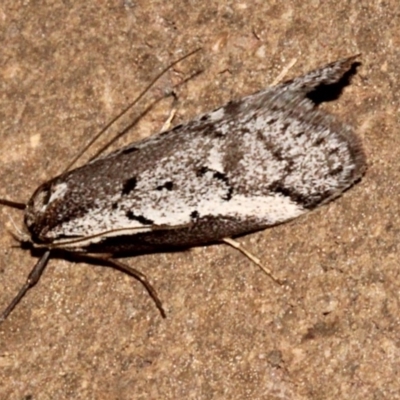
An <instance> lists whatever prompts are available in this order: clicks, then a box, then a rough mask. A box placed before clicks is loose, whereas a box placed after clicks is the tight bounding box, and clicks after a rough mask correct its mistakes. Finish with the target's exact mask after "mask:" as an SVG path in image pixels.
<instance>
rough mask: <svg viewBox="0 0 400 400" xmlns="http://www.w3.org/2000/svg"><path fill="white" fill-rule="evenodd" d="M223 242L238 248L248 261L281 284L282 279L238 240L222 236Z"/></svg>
mask: <svg viewBox="0 0 400 400" xmlns="http://www.w3.org/2000/svg"><path fill="white" fill-rule="evenodd" d="M222 241H223V242H225V243H226V244H229V246H231V247H233V248H234V249H236V250H239V251H240V252H241V253H242V254H243V255H245V256H246V257H247V258H248V259H249V260H250V261H252V262H253V263H254V264H256V265H257V266H258V267H259V268H260V269H261V270H262V271H264V272H265V273H266V274H267V275H268V276H269V277H270V278H271V279H272V280H273V281H274V282H276V283H278V284H280V285H282V283H283V282H282V281H281V280H280V279H278V278H276V277H275V276H274V274H273V272H272V271H271V270H270V269H269V268H267V267H265V266H264V265H263V264H262V263H261V261H260V259H259V258H257V257H256V256H255V255H254V254H252V253H250V252H249V251H248V250H247V249H246V248H245V247H244V246H243V245H241V244H240V243H239V242H237V241H236V240H233V239H231V238H224V239H222Z"/></svg>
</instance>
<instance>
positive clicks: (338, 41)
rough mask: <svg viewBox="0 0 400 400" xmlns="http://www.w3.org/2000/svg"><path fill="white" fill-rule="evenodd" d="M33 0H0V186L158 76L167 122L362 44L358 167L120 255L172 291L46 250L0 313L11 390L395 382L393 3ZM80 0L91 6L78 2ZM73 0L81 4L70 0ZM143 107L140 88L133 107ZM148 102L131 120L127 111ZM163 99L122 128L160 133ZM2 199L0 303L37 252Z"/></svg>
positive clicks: (379, 395)
mask: <svg viewBox="0 0 400 400" xmlns="http://www.w3.org/2000/svg"><path fill="white" fill-rule="evenodd" d="M40 3H45V2H34V1H29V0H28V1H18V2H16V1H11V0H3V1H2V2H1V4H0V74H1V75H0V124H1V126H0V135H1V136H0V138H1V149H0V162H1V171H0V182H1V190H0V196H7V197H10V198H13V199H15V200H17V201H26V200H28V198H29V197H30V195H31V194H32V192H33V190H34V189H35V188H36V187H37V186H38V184H39V183H41V182H43V181H45V180H47V179H49V178H50V177H52V176H54V175H55V174H57V173H59V172H60V171H61V170H62V169H63V167H65V166H66V164H67V162H68V161H69V160H71V158H72V157H73V155H75V154H76V152H77V151H78V149H80V148H81V147H82V145H83V144H84V143H85V142H86V141H87V140H88V138H90V137H92V135H93V134H94V133H95V132H97V131H98V130H99V129H100V128H101V127H102V126H104V124H105V123H106V122H107V121H109V120H110V118H111V117H112V116H114V115H115V114H116V113H118V112H119V111H120V110H121V109H122V108H123V107H124V106H125V105H126V104H127V103H128V102H129V101H130V100H131V99H132V98H133V97H134V96H135V94H137V93H138V92H139V91H140V90H141V89H142V88H143V87H144V86H145V85H146V84H147V83H148V82H149V81H150V79H151V78H152V77H153V76H154V75H155V74H156V73H157V72H159V71H160V69H161V67H164V66H166V65H168V64H169V63H170V62H172V61H173V60H175V59H176V58H177V57H179V56H181V55H182V54H184V53H187V52H189V51H190V50H193V49H194V48H196V47H198V46H203V47H204V51H203V52H202V53H201V54H199V55H197V56H195V57H193V58H192V59H190V60H187V61H185V62H183V63H181V64H180V65H179V66H177V67H176V68H175V69H174V71H172V72H171V73H169V74H167V75H166V76H164V78H163V79H162V80H161V81H160V82H159V84H158V85H157V87H156V88H154V89H153V90H152V92H151V93H150V94H149V96H148V99H151V98H152V96H156V95H157V94H159V93H161V92H162V91H163V90H168V89H170V88H171V87H172V86H173V85H174V84H176V83H178V82H179V81H180V80H182V79H184V78H185V77H187V76H188V75H190V74H191V73H193V72H194V71H196V70H197V69H198V68H203V69H204V73H203V74H202V75H201V76H199V77H197V78H196V79H193V80H191V81H190V82H188V83H187V84H186V85H184V86H183V87H181V88H180V89H179V90H178V96H179V105H178V115H177V118H176V120H175V122H176V123H178V122H181V121H184V120H187V119H189V118H191V117H193V116H195V115H196V114H199V113H201V112H204V111H208V110H210V109H212V108H214V107H216V106H218V105H222V104H223V103H224V102H226V101H228V100H230V99H232V98H237V97H240V96H243V95H245V94H249V93H251V92H253V91H256V90H258V89H261V88H263V87H265V86H267V85H268V83H270V82H271V81H272V80H273V79H274V78H275V77H276V76H277V75H278V74H279V72H280V71H281V70H282V69H283V68H284V67H285V66H286V65H287V64H288V62H289V61H290V60H291V59H292V58H293V57H297V58H298V62H297V64H296V65H295V66H294V67H293V68H292V70H291V71H290V72H289V74H288V77H293V76H295V75H298V74H300V73H302V72H306V71H308V70H310V69H312V68H315V67H317V66H319V65H321V64H324V63H326V62H329V61H333V60H335V59H337V58H340V57H344V56H348V55H353V54H356V53H359V52H361V53H362V57H361V61H362V66H361V68H359V70H358V71H359V73H358V75H357V76H355V77H354V78H353V82H352V85H351V86H349V87H347V88H346V90H345V92H344V94H343V96H342V97H341V98H340V100H339V101H336V102H334V103H331V104H328V105H324V107H325V108H327V109H329V110H330V111H332V112H334V113H335V114H337V115H338V116H340V118H342V119H343V120H345V121H348V122H349V123H351V124H352V125H353V126H354V127H355V129H356V130H357V132H358V133H359V135H360V136H361V137H362V141H363V143H364V145H365V150H366V153H367V156H368V163H369V169H368V172H367V175H366V176H365V178H364V179H363V181H362V182H361V183H360V184H359V185H357V186H356V187H354V188H353V189H352V190H350V191H349V192H347V193H346V194H345V195H344V196H343V197H342V198H341V199H339V200H338V201H336V202H334V203H332V204H330V205H329V206H326V207H323V208H321V209H320V210H318V211H317V212H315V213H313V214H311V215H308V216H306V217H303V218H300V219H298V220H296V221H294V222H292V223H289V224H286V225H283V226H279V227H276V228H273V229H270V230H267V231H265V232H261V233H258V234H253V235H249V236H247V237H245V238H243V239H241V241H242V242H243V243H245V244H246V245H247V246H248V247H249V248H250V249H252V251H253V252H254V253H255V254H257V255H259V256H260V257H261V258H262V260H263V262H264V263H265V264H266V265H268V266H269V267H270V268H272V269H273V270H274V271H276V272H277V274H278V275H279V276H281V277H284V278H286V279H288V281H289V284H288V285H287V286H284V287H279V286H277V285H274V284H272V283H271V281H270V280H269V279H268V278H266V277H265V276H264V275H263V274H262V273H261V272H260V271H259V270H258V269H257V268H256V267H255V266H254V265H252V264H251V263H250V262H249V261H247V260H246V259H244V258H243V256H242V255H241V254H238V253H237V252H235V251H234V250H233V249H231V248H229V247H227V246H223V245H220V246H212V247H208V248H198V249H194V250H192V251H188V252H183V253H176V254H158V255H148V256H142V257H136V258H131V259H129V260H128V262H129V263H130V264H131V265H132V266H135V267H136V268H138V269H140V270H142V271H144V272H146V273H147V274H148V276H149V277H150V278H151V281H152V282H153V284H154V285H155V286H156V288H157V290H158V292H159V295H160V296H161V298H162V299H163V301H164V306H165V308H166V310H167V313H168V318H167V319H166V320H163V319H162V318H161V317H160V314H159V313H158V311H157V309H156V308H155V306H154V304H153V302H152V301H151V299H150V298H149V296H148V295H147V294H146V293H145V291H144V289H143V287H142V286H141V285H140V284H139V283H138V282H136V281H135V280H132V279H130V278H129V277H127V276H124V275H123V274H121V273H119V272H117V271H114V270H111V269H107V268H101V267H95V266H87V265H84V264H73V263H69V262H67V261H63V260H52V261H51V262H50V264H49V266H48V269H47V270H46V272H45V274H44V275H43V277H42V279H41V281H40V283H39V284H38V285H37V286H36V287H35V288H34V289H33V290H31V292H30V293H29V295H27V296H26V297H25V298H24V299H23V301H22V302H21V304H20V305H19V306H18V307H17V308H16V310H15V312H14V313H13V314H12V315H11V316H10V318H9V319H8V320H7V321H6V322H5V323H3V324H2V325H1V326H0V398H1V399H2V400H3V399H35V400H36V399H38V400H39V399H40V400H41V399H120V400H123V399H182V398H185V399H395V398H400V381H399V379H398V376H399V372H400V371H399V369H400V327H399V315H400V310H399V290H400V275H399V270H400V268H399V261H398V260H399V256H400V248H399V244H398V242H399V229H400V228H399V221H398V210H399V205H398V204H399V194H400V183H399V173H400V132H399V93H400V70H399V67H398V66H399V65H400V52H399V47H400V31H399V26H400V18H399V15H400V5H399V3H398V0H387V1H372V0H366V1H362V2H361V1H360V2H356V1H347V2H341V1H331V0H329V1H318V0H314V1H309V2H304V1H303V0H291V1H287V2H281V1H264V0H260V1H227V0H218V1H207V2H206V1H204V2H200V1H198V2H195V1H185V2H182V1H178V0H170V1H167V2H166V1H150V2H149V1H143V0H140V1H128V0H127V1H125V2H124V1H108V2H106V1H86V2H73V1H68V0H67V1H63V2H61V1H48V2H46V3H47V4H46V5H43V4H42V5H41V4H40ZM81 3H82V4H83V5H82V4H81ZM75 4H76V5H75ZM144 104H145V103H141V107H143V106H144ZM141 107H139V108H137V109H136V110H135V111H134V112H133V113H131V114H130V115H129V116H128V119H132V118H133V116H134V115H136V114H137V113H138V112H139V111H140V109H141ZM169 107H170V101H168V100H167V101H165V102H164V103H163V104H162V105H161V106H160V107H158V108H157V110H155V111H154V112H152V113H151V115H150V116H149V117H148V118H146V119H145V120H144V121H142V123H141V124H140V125H139V127H138V128H137V129H135V130H133V131H132V132H131V133H130V135H128V136H129V137H128V138H127V139H126V140H128V141H132V140H135V139H138V138H142V137H146V136H148V135H150V134H151V133H154V132H157V131H158V130H159V129H160V127H161V125H162V123H163V121H164V120H165V117H166V115H167V114H168V110H169ZM9 215H12V216H13V218H15V220H16V221H17V222H18V223H21V222H22V218H21V213H19V212H17V211H14V210H12V211H10V210H9V209H6V208H4V207H2V208H1V213H0V240H1V244H0V249H1V250H0V251H1V257H0V308H3V307H5V306H6V305H7V304H8V302H9V301H10V300H11V298H12V297H13V296H14V295H15V293H16V291H17V290H18V288H19V287H20V286H21V285H22V283H23V282H24V280H25V278H26V276H27V274H28V272H29V271H30V269H31V267H32V266H33V264H34V262H35V260H34V258H32V257H31V255H30V253H29V252H27V251H23V250H21V249H20V248H18V247H13V245H15V242H14V241H13V240H12V238H11V237H10V235H9V234H7V231H6V227H7V226H10V222H9V218H8V216H9Z"/></svg>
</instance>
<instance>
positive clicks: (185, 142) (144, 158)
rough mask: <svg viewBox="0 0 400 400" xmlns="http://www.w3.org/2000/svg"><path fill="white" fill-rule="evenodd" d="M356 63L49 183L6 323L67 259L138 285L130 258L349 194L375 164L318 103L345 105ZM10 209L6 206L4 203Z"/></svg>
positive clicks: (37, 196)
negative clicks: (37, 254) (58, 257)
mask: <svg viewBox="0 0 400 400" xmlns="http://www.w3.org/2000/svg"><path fill="white" fill-rule="evenodd" d="M355 60H356V58H355V57H349V58H345V59H341V60H338V61H336V62H333V63H331V64H328V65H325V66H323V67H321V68H318V69H315V70H313V71H311V72H308V73H306V74H304V75H302V76H299V77H297V78H295V79H293V80H290V81H286V82H284V83H281V84H278V85H276V86H273V87H268V88H267V89H265V90H261V91H259V92H257V93H255V94H252V95H250V96H247V97H244V98H241V99H239V100H235V101H231V102H229V103H227V104H226V105H224V106H223V107H220V108H218V109H216V110H214V111H212V112H209V113H206V114H203V115H201V116H199V117H197V118H195V119H193V120H192V121H189V122H187V123H186V124H182V125H177V126H175V127H174V128H173V129H171V130H168V131H166V132H162V133H159V134H157V135H154V136H151V137H149V138H147V139H144V140H141V141H138V142H134V143H131V144H129V145H128V146H126V147H123V148H121V149H118V150H117V151H114V152H111V153H110V154H107V155H102V156H99V157H97V158H96V159H94V160H92V161H90V162H88V163H87V164H85V165H83V166H81V167H79V168H76V169H73V170H71V171H68V172H65V173H63V174H61V175H59V176H57V177H55V178H53V179H51V180H49V181H48V182H45V183H43V184H42V185H41V186H39V187H38V188H37V189H36V191H35V192H34V194H33V195H32V197H31V199H30V200H29V201H28V203H27V204H26V207H25V214H24V223H25V228H24V229H25V232H26V233H25V234H24V237H23V238H22V241H24V242H27V243H28V244H29V245H30V246H31V247H32V248H36V249H42V250H43V255H42V258H41V259H40V260H39V261H38V263H37V264H36V265H35V267H34V269H33V270H32V272H31V274H30V276H29V278H28V280H27V282H26V284H25V285H24V287H23V288H22V289H21V291H20V292H19V294H18V295H17V296H16V298H15V299H14V300H13V301H12V303H11V304H10V305H9V307H7V309H6V310H5V311H4V312H3V313H2V314H1V315H0V318H1V319H3V320H4V319H5V318H6V317H7V315H8V314H9V313H10V312H11V310H12V309H13V308H14V307H15V305H16V304H17V303H18V302H19V300H20V299H21V298H22V297H23V296H24V294H25V293H26V291H27V290H28V289H29V288H30V287H31V286H33V285H34V284H35V283H36V282H37V280H38V279H39V277H40V275H41V273H42V271H43V269H44V268H45V266H46V264H47V262H48V260H49V258H50V257H51V256H52V255H54V254H57V253H59V252H67V253H73V254H77V255H80V256H82V257H84V258H90V259H91V258H92V257H94V258H95V259H97V260H99V259H100V260H101V261H102V262H103V263H104V262H105V263H109V264H111V265H113V266H114V267H116V268H118V269H121V270H123V271H125V272H127V273H129V274H131V275H133V276H135V277H136V278H137V279H139V280H140V281H141V282H142V283H143V284H144V285H145V287H146V289H147V290H148V291H149V293H150V294H151V296H152V297H153V299H154V300H155V302H156V304H157V306H158V308H159V309H160V311H161V313H162V314H163V315H165V314H164V311H163V309H162V305H161V302H160V300H159V299H158V297H157V294H156V292H155V290H154V289H153V287H152V286H151V285H150V283H149V282H148V280H147V278H146V276H145V275H144V274H142V273H141V272H140V271H137V270H135V269H133V268H131V267H129V266H127V265H125V264H123V263H121V262H120V261H118V260H117V258H118V257H120V256H125V255H131V254H138V253H149V252H160V251H171V250H177V249H187V248H190V247H192V246H199V245H207V244H212V243H221V242H222V241H224V240H225V239H229V238H235V237H237V236H241V235H244V234H247V233H250V232H254V231H258V230H262V229H265V228H267V227H270V226H273V225H276V224H280V223H283V222H286V221H289V220H292V219H293V218H296V217H298V216H300V215H302V214H304V213H305V212H307V211H310V210H313V209H315V208H316V207H317V206H319V205H321V204H325V203H327V202H329V201H331V200H332V199H334V198H336V197H338V196H340V195H341V193H342V192H343V191H345V190H346V189H348V188H350V187H351V186H352V185H353V184H354V183H356V182H357V181H358V180H360V178H361V177H362V176H363V174H364V172H365V170H366V160H365V156H364V152H363V150H362V146H361V144H360V140H359V139H358V138H357V136H356V135H355V134H354V133H353V131H352V129H351V128H350V127H349V126H347V125H346V124H344V123H342V122H340V121H339V120H338V119H337V118H335V117H334V116H332V115H330V114H328V113H326V112H324V111H322V110H320V109H318V108H317V105H318V104H319V103H320V102H321V101H322V100H326V97H328V98H329V97H330V96H332V93H335V96H332V98H336V97H337V96H338V93H339V92H340V90H338V89H341V88H342V87H343V86H345V85H346V84H348V80H349V77H350V76H351V75H352V74H354V72H355V64H356V62H355ZM3 204H4V202H3Z"/></svg>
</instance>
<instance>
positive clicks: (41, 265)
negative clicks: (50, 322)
mask: <svg viewBox="0 0 400 400" xmlns="http://www.w3.org/2000/svg"><path fill="white" fill-rule="evenodd" d="M49 258H50V250H47V251H46V252H45V253H44V254H43V255H42V257H41V258H40V259H39V261H38V262H37V263H36V264H35V266H34V267H33V269H32V271H31V272H30V274H29V275H28V278H27V279H26V282H25V284H24V286H22V288H21V289H20V291H19V292H18V294H17V295H16V296H15V297H14V299H13V300H12V301H11V303H10V304H9V306H8V307H7V308H6V309H5V310H4V311H3V312H2V313H1V314H0V323H1V322H3V321H4V320H5V319H6V318H7V317H8V315H9V314H10V313H11V311H12V310H13V309H14V308H15V306H16V305H17V304H18V303H19V302H20V301H21V299H22V298H23V297H24V296H25V294H26V292H27V291H28V290H29V289H30V288H32V287H33V286H35V285H36V284H37V283H38V281H39V279H40V277H41V276H42V273H43V271H44V269H45V267H46V265H47V262H48V261H49Z"/></svg>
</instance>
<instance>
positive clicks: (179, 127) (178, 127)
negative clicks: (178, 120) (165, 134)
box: [170, 124, 183, 132]
mask: <svg viewBox="0 0 400 400" xmlns="http://www.w3.org/2000/svg"><path fill="white" fill-rule="evenodd" d="M182 126H183V124H179V125H176V126H174V127H173V128H172V129H171V130H170V132H172V131H176V130H178V129H181V128H182Z"/></svg>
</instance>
